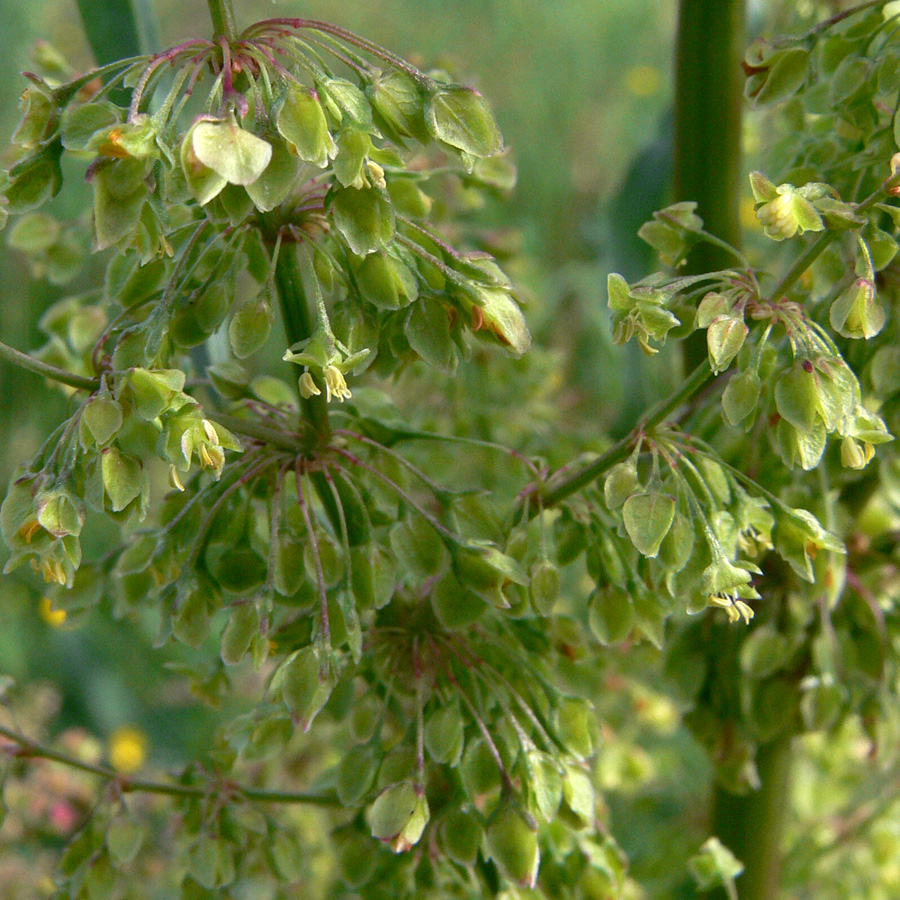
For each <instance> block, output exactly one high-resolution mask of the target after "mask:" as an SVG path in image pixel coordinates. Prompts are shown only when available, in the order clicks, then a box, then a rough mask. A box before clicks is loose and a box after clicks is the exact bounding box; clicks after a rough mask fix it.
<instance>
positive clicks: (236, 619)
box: [222, 603, 259, 666]
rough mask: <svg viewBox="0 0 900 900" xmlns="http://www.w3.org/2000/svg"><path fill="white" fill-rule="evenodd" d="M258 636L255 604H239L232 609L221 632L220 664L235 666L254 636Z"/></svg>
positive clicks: (257, 618) (257, 617)
mask: <svg viewBox="0 0 900 900" xmlns="http://www.w3.org/2000/svg"><path fill="white" fill-rule="evenodd" d="M258 634H259V612H258V611H257V609H256V604H255V603H240V604H238V605H237V606H235V607H233V608H232V610H231V615H230V616H229V617H228V623H227V624H226V625H225V629H224V631H223V632H222V662H224V663H225V665H226V666H234V665H237V664H238V663H239V662H240V661H241V660H242V659H243V658H244V654H245V653H246V652H247V650H249V649H250V642H251V641H252V640H253V637H254V635H258Z"/></svg>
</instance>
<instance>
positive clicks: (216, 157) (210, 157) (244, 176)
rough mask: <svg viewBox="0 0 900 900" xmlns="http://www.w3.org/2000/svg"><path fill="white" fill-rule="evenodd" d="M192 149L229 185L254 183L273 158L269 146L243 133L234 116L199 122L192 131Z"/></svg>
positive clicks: (249, 134) (254, 136)
mask: <svg viewBox="0 0 900 900" xmlns="http://www.w3.org/2000/svg"><path fill="white" fill-rule="evenodd" d="M191 146H192V148H193V151H194V155H195V156H196V157H197V159H198V160H199V161H200V162H201V163H202V164H203V165H204V166H207V167H208V168H210V169H212V170H213V171H214V172H215V173H216V174H217V175H219V176H221V177H222V178H224V179H225V180H226V181H227V182H228V183H229V184H239V185H243V186H246V185H249V184H253V183H254V182H255V181H256V180H257V179H258V178H259V177H260V176H261V175H262V173H263V172H264V171H265V170H266V167H267V166H268V165H269V162H270V161H271V159H272V145H271V144H270V143H269V142H268V141H264V140H263V139H262V138H260V137H257V136H256V135H255V134H251V133H250V132H249V131H245V130H244V129H243V128H241V127H240V126H239V125H238V123H237V120H236V119H235V118H234V117H233V116H232V117H231V118H230V119H227V120H225V121H216V120H213V119H204V120H202V121H200V122H198V123H197V124H196V125H195V126H194V127H193V129H192V140H191Z"/></svg>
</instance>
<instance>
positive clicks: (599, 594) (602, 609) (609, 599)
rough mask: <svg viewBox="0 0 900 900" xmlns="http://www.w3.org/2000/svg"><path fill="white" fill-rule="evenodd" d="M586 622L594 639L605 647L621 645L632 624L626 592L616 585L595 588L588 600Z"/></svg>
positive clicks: (631, 611) (632, 611)
mask: <svg viewBox="0 0 900 900" xmlns="http://www.w3.org/2000/svg"><path fill="white" fill-rule="evenodd" d="M588 622H589V623H590V626H591V631H592V632H593V633H594V637H596V638H597V640H598V641H600V643H601V644H603V645H604V646H605V647H610V646H614V645H615V644H621V643H622V641H624V640H625V638H627V637H628V635H629V634H631V628H632V625H633V623H634V607H633V606H632V604H631V597H630V596H629V593H628V591H627V590H626V589H625V588H624V587H623V586H621V585H618V584H607V585H604V586H603V587H600V588H597V590H595V591H594V592H593V593H592V594H591V596H590V599H589V600H588Z"/></svg>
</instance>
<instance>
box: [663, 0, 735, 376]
mask: <svg viewBox="0 0 900 900" xmlns="http://www.w3.org/2000/svg"><path fill="white" fill-rule="evenodd" d="M744 42H745V37H744V0H681V4H680V10H679V17H678V44H677V49H676V62H675V67H676V68H675V98H676V99H675V159H674V174H673V182H674V184H673V192H674V199H675V200H676V201H682V200H695V201H696V202H697V213H698V215H700V216H701V217H702V218H703V221H704V223H705V228H706V230H707V231H708V232H710V233H711V234H713V235H715V236H716V237H717V238H719V239H720V240H722V241H725V242H726V243H728V244H731V245H732V246H734V247H740V244H741V225H740V197H741V179H742V177H743V174H742V168H741V109H742V104H743V82H744V73H743V71H742V70H741V58H742V56H743V52H744ZM731 265H732V260H731V258H730V254H729V253H728V251H726V250H724V249H722V247H721V246H716V245H714V244H709V243H705V242H704V243H701V244H699V245H698V246H697V247H695V248H694V249H693V250H692V251H691V254H690V256H689V257H688V270H687V274H695V273H696V274H699V273H702V272H714V271H716V270H719V269H725V268H728V267H729V266H731ZM705 356H706V340H705V335H704V333H703V332H702V331H698V332H696V333H695V334H694V335H692V336H691V337H690V338H688V340H687V342H686V344H685V358H684V366H685V372H689V371H691V370H692V369H694V368H695V367H696V366H697V365H698V364H699V363H700V361H701V360H702V359H703V358H704V357H705Z"/></svg>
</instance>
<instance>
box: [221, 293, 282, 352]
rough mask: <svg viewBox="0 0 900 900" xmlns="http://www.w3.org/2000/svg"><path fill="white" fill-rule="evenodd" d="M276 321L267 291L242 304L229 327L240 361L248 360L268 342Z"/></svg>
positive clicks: (230, 338)
mask: <svg viewBox="0 0 900 900" xmlns="http://www.w3.org/2000/svg"><path fill="white" fill-rule="evenodd" d="M274 321H275V312H274V311H273V309H272V304H271V303H270V301H269V296H268V293H267V292H266V291H263V292H261V293H260V294H258V295H257V296H256V297H254V298H253V299H252V300H248V301H247V302H246V303H243V304H241V305H240V306H239V307H238V309H237V312H236V313H235V314H234V318H233V319H232V320H231V324H230V325H229V326H228V337H229V340H230V341H231V349H232V350H233V351H234V355H235V356H236V357H237V358H238V359H246V358H247V357H248V356H252V355H253V354H254V353H256V351H257V350H259V348H260V347H262V345H263V344H265V342H266V341H267V340H268V337H269V332H270V331H271V330H272V323H273V322H274Z"/></svg>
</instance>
